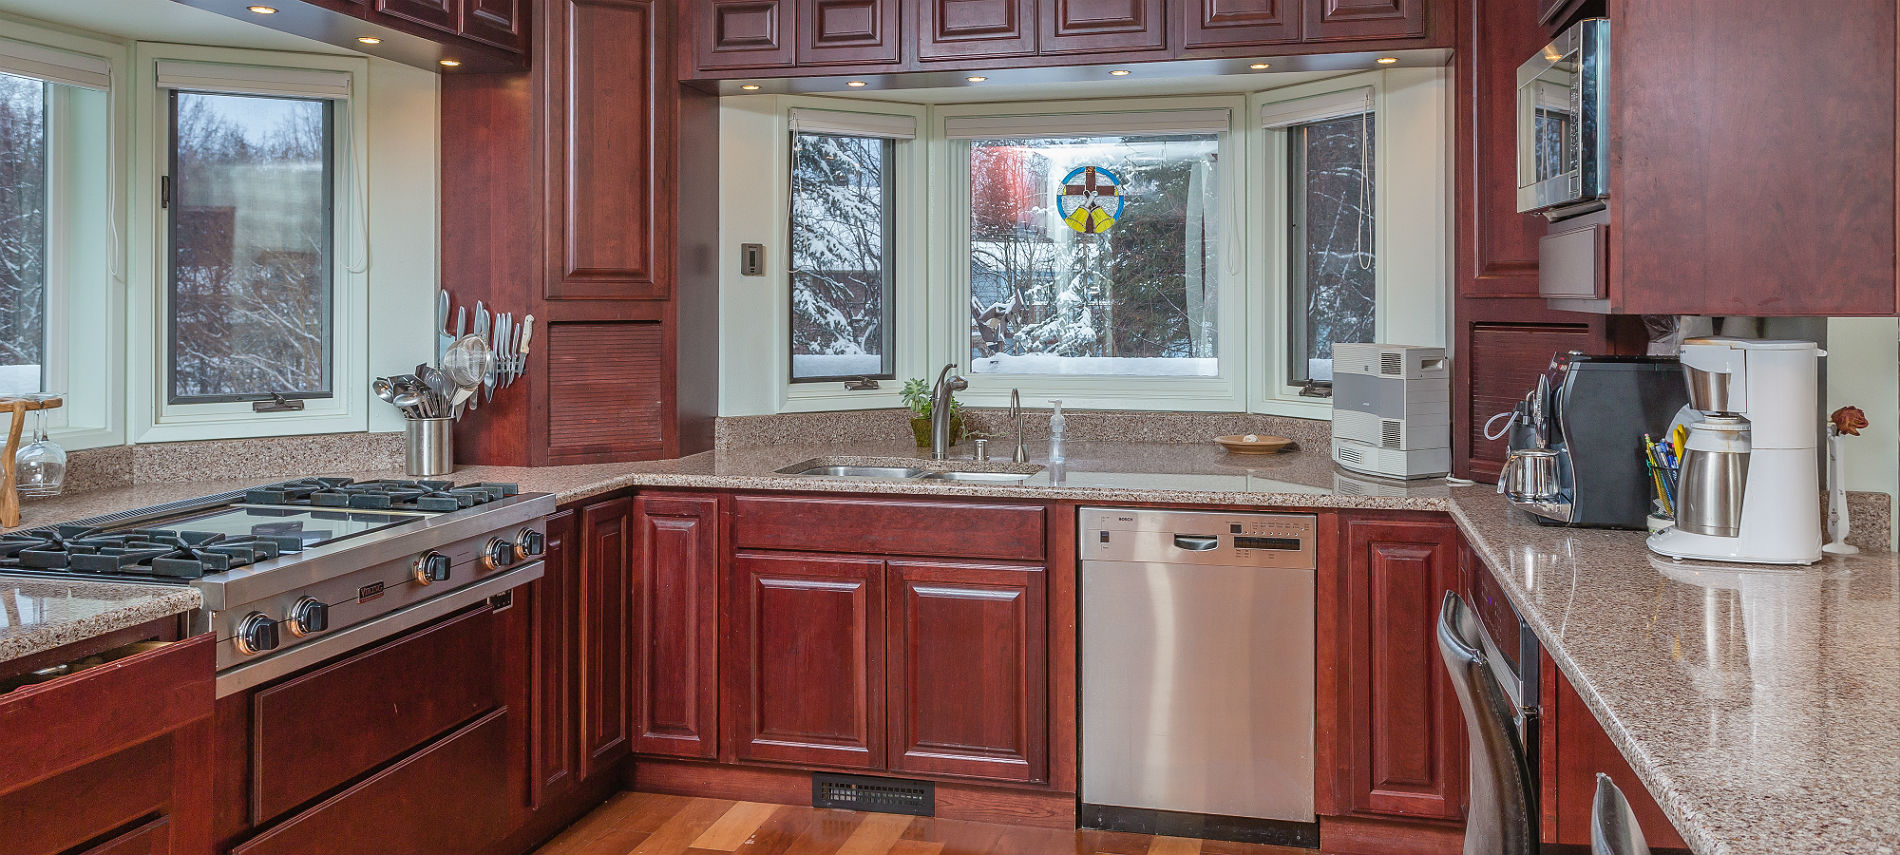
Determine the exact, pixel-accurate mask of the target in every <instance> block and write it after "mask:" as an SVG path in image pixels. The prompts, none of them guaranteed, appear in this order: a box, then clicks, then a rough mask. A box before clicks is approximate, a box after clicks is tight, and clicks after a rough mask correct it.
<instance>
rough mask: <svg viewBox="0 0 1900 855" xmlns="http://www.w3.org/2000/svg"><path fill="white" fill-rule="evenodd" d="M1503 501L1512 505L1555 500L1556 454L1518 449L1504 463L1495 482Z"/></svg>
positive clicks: (1553, 452)
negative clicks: (1502, 469)
mask: <svg viewBox="0 0 1900 855" xmlns="http://www.w3.org/2000/svg"><path fill="white" fill-rule="evenodd" d="M1498 484H1499V486H1501V487H1502V488H1503V489H1502V490H1501V492H1503V493H1504V497H1505V498H1507V499H1510V500H1511V501H1513V502H1549V501H1553V500H1555V499H1557V497H1558V489H1559V488H1558V479H1557V452H1555V451H1552V450H1551V449H1548V448H1520V449H1518V450H1516V451H1513V452H1511V456H1510V458H1509V459H1507V460H1505V461H1504V472H1503V475H1502V476H1501V477H1500V478H1499V480H1498Z"/></svg>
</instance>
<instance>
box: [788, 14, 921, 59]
mask: <svg viewBox="0 0 1900 855" xmlns="http://www.w3.org/2000/svg"><path fill="white" fill-rule="evenodd" d="M899 6H900V2H899V0H798V34H799V39H798V64H799V65H800V66H807V65H856V64H868V63H894V62H897V61H898V59H899V58H900V51H899V48H898V41H899V36H898V32H899V29H898V28H899V26H900V16H901V14H902V13H901V11H900V9H899Z"/></svg>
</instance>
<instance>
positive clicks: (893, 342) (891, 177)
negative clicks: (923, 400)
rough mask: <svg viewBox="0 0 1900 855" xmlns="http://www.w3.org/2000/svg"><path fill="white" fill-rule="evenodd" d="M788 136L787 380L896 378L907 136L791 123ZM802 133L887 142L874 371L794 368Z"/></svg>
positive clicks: (795, 383)
mask: <svg viewBox="0 0 1900 855" xmlns="http://www.w3.org/2000/svg"><path fill="white" fill-rule="evenodd" d="M786 136H787V140H786V144H785V153H786V163H785V204H786V211H787V215H786V217H785V268H786V270H785V274H786V289H785V300H786V307H785V336H786V342H785V344H786V356H787V360H786V365H785V382H787V383H789V384H791V386H792V387H793V388H797V387H799V386H802V385H806V384H812V383H844V382H846V381H849V380H859V379H870V380H877V381H880V383H881V382H883V381H893V380H897V379H898V377H897V339H898V332H899V330H898V324H897V278H898V277H897V271H896V268H897V267H898V265H899V264H901V259H900V258H899V257H898V250H897V245H898V243H899V240H900V236H899V233H898V228H897V217H898V209H899V208H900V207H901V206H900V205H899V204H898V201H897V189H898V187H897V184H898V171H897V150H898V147H899V146H900V145H901V144H903V143H904V142H907V140H899V139H892V138H889V137H874V136H868V135H862V134H846V133H837V132H832V131H828V130H821V131H804V130H794V129H791V128H789V127H788V128H787V130H786ZM799 136H828V137H846V138H851V139H874V140H878V141H880V142H882V143H883V144H884V164H883V170H882V172H883V175H882V176H881V180H882V182H883V185H884V187H883V189H884V192H885V197H884V199H883V201H882V210H883V214H884V216H883V222H882V223H881V224H880V227H881V229H882V230H883V232H884V235H883V237H884V241H883V243H884V246H883V251H884V258H883V262H884V264H883V267H882V270H881V273H882V278H883V280H884V281H883V283H882V288H883V296H882V298H881V299H882V300H883V302H884V324H883V326H884V329H883V335H882V336H881V338H882V339H883V341H882V342H881V344H882V346H883V353H881V354H879V359H878V362H879V368H880V370H879V371H877V372H875V373H871V374H841V375H835V376H819V377H799V376H797V374H796V371H795V366H794V357H796V354H793V353H791V343H792V342H791V336H792V327H793V324H794V322H795V320H796V319H795V318H794V316H793V313H792V310H791V300H792V292H793V288H794V283H793V281H792V280H793V279H794V278H795V276H796V274H797V272H798V270H797V266H796V265H795V264H793V260H792V231H793V229H794V228H795V226H794V224H793V220H794V217H793V216H792V211H793V206H794V205H795V202H794V201H793V195H792V176H793V173H794V171H795V168H794V166H793V164H794V163H795V162H796V158H797V146H798V139H797V138H798V137H799ZM887 365H888V366H889V368H888V369H885V368H884V366H887Z"/></svg>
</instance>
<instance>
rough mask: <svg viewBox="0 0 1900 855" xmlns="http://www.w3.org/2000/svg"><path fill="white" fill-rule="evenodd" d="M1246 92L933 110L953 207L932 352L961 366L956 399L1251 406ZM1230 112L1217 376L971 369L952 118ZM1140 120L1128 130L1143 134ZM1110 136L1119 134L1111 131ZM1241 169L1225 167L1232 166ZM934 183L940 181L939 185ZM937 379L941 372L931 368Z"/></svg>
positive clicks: (1222, 150)
mask: <svg viewBox="0 0 1900 855" xmlns="http://www.w3.org/2000/svg"><path fill="white" fill-rule="evenodd" d="M1246 107H1247V99H1246V98H1245V96H1241V95H1203V96H1183V97H1170V98H1124V99H1090V100H1071V101H1060V102H1011V103H987V104H945V105H939V106H937V107H936V108H935V109H934V110H933V111H932V114H931V122H930V130H931V133H930V147H931V156H932V158H931V175H932V177H933V180H934V179H936V178H937V177H938V176H942V177H943V179H944V180H945V184H944V187H943V190H942V191H941V192H942V193H943V194H944V198H945V199H946V200H947V201H946V203H944V204H943V205H941V206H940V207H942V208H944V209H945V211H946V213H944V215H943V219H944V222H943V223H941V224H939V225H940V227H938V228H934V229H933V230H932V234H931V239H932V244H931V247H932V252H931V257H932V258H933V259H940V260H941V261H940V262H933V264H932V265H931V282H930V288H931V291H932V293H933V295H934V296H933V298H932V299H933V302H932V303H931V308H932V311H933V319H934V320H933V323H932V325H931V338H932V344H933V347H932V351H931V352H932V353H933V354H938V355H940V356H941V357H942V358H943V359H944V361H945V362H947V363H950V364H954V365H956V366H957V370H958V371H959V372H960V373H962V375H963V377H964V379H966V380H968V381H969V384H970V388H969V390H967V391H965V392H963V393H960V394H959V400H961V401H963V402H964V403H965V404H966V405H970V406H984V407H1001V406H1007V405H1008V403H1009V395H1010V391H1011V390H1012V389H1014V390H1018V391H1020V392H1021V395H1022V398H1023V400H1024V401H1026V402H1032V405H1036V406H1040V402H1042V401H1045V400H1049V399H1060V400H1061V401H1062V402H1063V405H1064V406H1067V407H1072V408H1076V409H1140V410H1147V409H1164V410H1192V411H1241V410H1244V409H1246V404H1247V400H1246V395H1247V384H1248V364H1247V362H1248V360H1247V359H1246V358H1245V348H1244V345H1243V339H1242V336H1243V331H1244V329H1245V327H1244V324H1243V320H1244V318H1245V316H1246V311H1247V309H1246V307H1247V303H1248V299H1247V293H1246V279H1245V277H1244V275H1243V274H1244V272H1245V267H1246V264H1245V254H1246V252H1247V250H1246V249H1245V241H1243V240H1242V239H1241V236H1242V235H1245V234H1248V228H1249V227H1248V222H1249V217H1248V214H1247V211H1246V208H1245V206H1244V204H1242V202H1243V200H1242V199H1241V195H1242V194H1241V192H1240V188H1241V187H1242V186H1244V184H1243V179H1244V176H1245V174H1246V173H1247V172H1249V171H1251V170H1250V169H1249V168H1248V166H1247V164H1246V161H1247V159H1248V156H1247V152H1248V150H1249V147H1250V138H1251V136H1252V135H1251V134H1250V133H1249V132H1248V127H1247V124H1246V121H1247V115H1246V113H1247V110H1246ZM1206 110H1226V111H1227V119H1228V123H1227V130H1226V131H1225V132H1223V133H1221V134H1220V138H1219V142H1218V152H1219V154H1218V157H1219V159H1220V163H1221V164H1222V169H1223V177H1222V178H1221V179H1220V180H1219V181H1218V182H1217V183H1218V184H1219V185H1220V186H1219V190H1218V197H1217V198H1218V201H1217V202H1216V207H1217V209H1218V210H1219V211H1221V212H1222V213H1223V214H1224V216H1225V217H1226V221H1227V223H1228V224H1229V226H1230V227H1229V229H1228V230H1227V232H1225V233H1223V234H1222V235H1221V236H1220V238H1219V244H1218V246H1217V247H1216V252H1215V257H1216V261H1217V264H1216V265H1215V272H1216V273H1217V274H1218V275H1219V277H1220V278H1219V281H1218V284H1217V293H1218V297H1217V301H1218V302H1217V304H1216V305H1217V306H1218V311H1219V317H1218V321H1217V324H1216V333H1215V335H1216V342H1217V343H1216V350H1215V354H1216V358H1217V360H1218V365H1219V369H1218V371H1217V373H1216V375H1215V376H1213V377H1136V376H1130V375H1038V374H996V373H987V372H986V373H982V374H978V373H975V372H974V371H972V370H971V358H970V348H969V339H970V327H969V325H970V317H969V310H968V306H969V303H970V270H969V267H970V265H969V241H970V222H969V220H970V214H969V204H970V174H969V167H968V163H969V149H970V146H969V144H968V141H966V140H952V139H949V138H948V125H949V120H950V119H953V118H970V117H980V118H990V117H996V118H1002V117H1008V116H1035V117H1038V118H1047V119H1049V120H1051V121H1052V122H1059V121H1060V117H1062V116H1082V115H1090V114H1096V115H1102V114H1116V113H1123V114H1130V115H1131V116H1133V115H1135V114H1148V115H1152V114H1155V113H1165V112H1175V111H1180V112H1196V111H1206ZM1139 128H1140V125H1135V126H1134V128H1133V129H1131V131H1130V132H1133V133H1138V132H1139ZM1105 133H1112V131H1105ZM1228 164H1232V165H1233V166H1232V167H1231V168H1232V169H1233V170H1234V171H1232V172H1228V171H1227V170H1228V169H1229V168H1230V167H1229V166H1228ZM933 189H935V188H933ZM933 376H934V375H933Z"/></svg>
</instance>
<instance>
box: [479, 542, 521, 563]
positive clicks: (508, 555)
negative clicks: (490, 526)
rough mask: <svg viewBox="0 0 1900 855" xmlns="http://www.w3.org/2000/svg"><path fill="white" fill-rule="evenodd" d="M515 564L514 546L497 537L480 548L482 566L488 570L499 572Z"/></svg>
mask: <svg viewBox="0 0 1900 855" xmlns="http://www.w3.org/2000/svg"><path fill="white" fill-rule="evenodd" d="M514 563H515V545H514V544H512V543H509V542H508V541H505V540H502V539H501V538H499V537H491V538H489V539H488V545H487V546H484V547H482V566H483V567H487V568H488V569H490V570H500V569H502V568H504V567H509V566H512V565H513V564H514Z"/></svg>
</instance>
